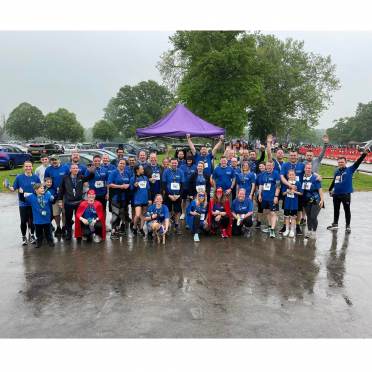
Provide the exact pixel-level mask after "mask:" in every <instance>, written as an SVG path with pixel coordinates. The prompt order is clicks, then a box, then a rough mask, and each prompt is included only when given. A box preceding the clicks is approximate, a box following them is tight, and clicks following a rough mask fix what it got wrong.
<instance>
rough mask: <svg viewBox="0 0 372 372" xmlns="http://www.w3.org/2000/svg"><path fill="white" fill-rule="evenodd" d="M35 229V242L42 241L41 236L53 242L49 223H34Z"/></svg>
mask: <svg viewBox="0 0 372 372" xmlns="http://www.w3.org/2000/svg"><path fill="white" fill-rule="evenodd" d="M35 230H36V238H37V242H38V243H39V244H41V243H42V242H43V238H44V237H45V239H46V240H47V242H48V243H52V242H53V237H52V229H51V224H50V223H46V224H42V225H39V224H37V225H35Z"/></svg>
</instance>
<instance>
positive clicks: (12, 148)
mask: <svg viewBox="0 0 372 372" xmlns="http://www.w3.org/2000/svg"><path fill="white" fill-rule="evenodd" d="M26 160H31V155H30V154H28V153H27V152H25V151H22V150H21V149H20V148H19V147H18V146H17V145H8V144H3V145H0V166H1V167H4V168H6V169H14V168H15V167H18V166H19V165H22V164H23V163H24V162H25V161H26Z"/></svg>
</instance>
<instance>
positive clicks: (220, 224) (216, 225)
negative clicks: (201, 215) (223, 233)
mask: <svg viewBox="0 0 372 372" xmlns="http://www.w3.org/2000/svg"><path fill="white" fill-rule="evenodd" d="M229 222H230V218H229V217H228V216H222V217H221V219H220V221H219V222H217V221H216V219H215V217H214V216H213V218H212V228H213V229H214V230H216V229H218V228H220V229H227V226H229Z"/></svg>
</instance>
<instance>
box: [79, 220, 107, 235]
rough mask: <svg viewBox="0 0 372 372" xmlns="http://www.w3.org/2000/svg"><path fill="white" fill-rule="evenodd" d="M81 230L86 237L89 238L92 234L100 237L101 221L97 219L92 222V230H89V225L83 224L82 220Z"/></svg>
mask: <svg viewBox="0 0 372 372" xmlns="http://www.w3.org/2000/svg"><path fill="white" fill-rule="evenodd" d="M80 226H81V231H82V233H83V236H85V237H86V238H90V237H91V236H92V235H93V234H96V235H99V236H101V237H102V223H101V221H97V222H96V223H95V224H94V231H91V229H90V227H89V225H85V224H83V223H82V222H80Z"/></svg>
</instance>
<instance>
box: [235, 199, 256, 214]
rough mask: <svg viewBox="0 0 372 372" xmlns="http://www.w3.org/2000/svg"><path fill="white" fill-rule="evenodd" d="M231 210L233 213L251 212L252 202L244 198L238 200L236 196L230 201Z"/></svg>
mask: <svg viewBox="0 0 372 372" xmlns="http://www.w3.org/2000/svg"><path fill="white" fill-rule="evenodd" d="M231 210H232V211H233V212H234V213H235V214H247V213H248V212H253V202H252V200H251V199H244V200H243V201H240V200H239V199H238V198H236V199H235V200H234V201H233V202H232V206H231Z"/></svg>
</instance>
